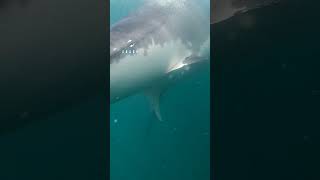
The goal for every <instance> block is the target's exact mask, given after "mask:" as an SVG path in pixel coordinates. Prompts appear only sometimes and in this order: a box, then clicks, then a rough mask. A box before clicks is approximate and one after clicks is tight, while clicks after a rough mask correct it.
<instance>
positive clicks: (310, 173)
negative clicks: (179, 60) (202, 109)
mask: <svg viewBox="0 0 320 180" xmlns="http://www.w3.org/2000/svg"><path fill="white" fill-rule="evenodd" d="M319 7H320V2H319V1H312V0H302V1H301V0H290V1H286V3H283V4H278V5H276V6H270V7H267V8H264V9H257V10H255V11H252V12H249V13H246V14H242V15H238V16H237V17H235V18H233V19H230V20H228V21H226V22H223V23H221V24H219V25H216V26H214V27H212V28H211V29H212V38H213V40H212V41H211V42H212V48H213V49H214V53H213V55H212V57H213V63H212V64H213V71H212V72H213V78H212V80H213V82H212V83H213V84H214V90H213V93H214V94H213V96H212V97H213V101H212V102H213V106H212V108H213V120H214V121H213V123H212V132H213V138H212V140H213V148H214V156H213V162H214V165H213V167H214V176H215V179H216V180H222V179H223V180H234V179H245V180H257V179H259V180H267V179H291V180H298V179H299V180H300V179H308V180H311V179H319V177H320V174H319V171H318V167H319V162H320V156H319V153H318V152H319V151H320V134H319V127H320V121H319V119H320V114H319V108H320V96H319V93H317V92H319V89H320V84H319V82H320V71H319V69H320V61H319V59H320V51H319V42H320V33H319V32H320V24H319Z"/></svg>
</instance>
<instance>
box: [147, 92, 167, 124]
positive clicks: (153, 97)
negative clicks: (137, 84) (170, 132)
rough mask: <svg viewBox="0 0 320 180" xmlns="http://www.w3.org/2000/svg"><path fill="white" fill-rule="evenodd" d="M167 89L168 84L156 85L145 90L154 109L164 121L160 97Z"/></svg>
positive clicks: (158, 117) (157, 115)
mask: <svg viewBox="0 0 320 180" xmlns="http://www.w3.org/2000/svg"><path fill="white" fill-rule="evenodd" d="M165 90H166V86H156V87H152V88H150V89H147V90H146V91H145V95H146V96H147V98H148V100H149V103H150V106H151V108H152V111H153V112H154V114H155V115H156V117H157V119H158V120H159V121H163V119H162V116H161V110H160V99H161V96H162V94H163V92H164V91H165Z"/></svg>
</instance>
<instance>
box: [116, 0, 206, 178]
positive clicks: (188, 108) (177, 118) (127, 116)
mask: <svg viewBox="0 0 320 180" xmlns="http://www.w3.org/2000/svg"><path fill="white" fill-rule="evenodd" d="M141 3H142V1H138V0H136V1H129V0H122V1H120V0H118V1H111V7H110V9H111V19H110V22H111V24H113V23H115V22H117V21H118V20H119V19H121V18H122V17H124V16H125V15H127V14H128V13H129V12H132V11H134V10H135V9H136V8H138V7H139V6H141ZM161 113H162V117H163V119H164V121H163V122H160V121H158V120H157V119H156V117H155V116H154V115H153V113H152V112H151V108H150V106H149V102H148V101H147V98H146V97H144V95H143V93H141V94H137V95H135V96H131V97H129V98H127V99H125V100H123V101H120V102H117V103H115V104H112V105H111V110H110V128H111V139H110V147H111V149H110V152H111V154H110V158H111V162H110V166H111V169H110V172H111V180H157V179H159V180H160V179H166V180H180V179H181V180H208V179H209V177H210V169H209V168H210V68H209V67H208V66H207V67H205V68H203V69H201V70H200V71H199V72H198V73H195V74H194V75H193V76H190V77H188V78H187V79H184V80H183V81H180V82H178V83H177V84H175V85H174V86H171V87H170V88H169V89H168V91H166V93H165V94H164V95H163V97H162V99H161Z"/></svg>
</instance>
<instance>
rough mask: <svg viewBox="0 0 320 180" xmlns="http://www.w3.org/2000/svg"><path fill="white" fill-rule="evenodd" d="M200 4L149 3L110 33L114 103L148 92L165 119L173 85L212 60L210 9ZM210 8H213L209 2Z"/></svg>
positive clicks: (179, 1)
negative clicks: (163, 103)
mask: <svg viewBox="0 0 320 180" xmlns="http://www.w3.org/2000/svg"><path fill="white" fill-rule="evenodd" d="M194 2H195V1H193V2H191V1H187V0H165V1H164V0H159V1H155V0H153V1H146V3H145V5H143V6H142V7H141V8H140V9H138V10H137V11H136V12H133V13H131V14H130V15H129V16H127V17H125V18H123V19H122V20H120V21H119V22H117V23H115V24H114V25H112V27H111V30H110V57H111V58H110V100H111V103H114V102H117V101H119V100H121V99H123V98H125V97H128V96H130V95H132V94H134V93H137V92H140V91H144V92H145V93H146V94H147V96H148V97H149V100H150V102H151V105H152V107H153V110H154V112H155V114H156V115H157V118H158V119H159V120H161V119H162V118H161V115H160V108H159V98H160V96H161V94H162V92H163V90H164V89H166V87H167V85H168V84H170V83H171V82H174V81H176V80H177V79H180V78H181V76H183V75H184V74H187V73H188V72H189V71H192V70H193V66H194V65H196V64H198V63H200V62H204V61H206V60H207V61H208V60H209V59H210V53H209V52H210V50H209V48H210V16H209V14H210V7H208V6H207V7H205V8H204V9H203V8H200V7H199V6H197V4H193V3H194ZM208 4H209V3H208Z"/></svg>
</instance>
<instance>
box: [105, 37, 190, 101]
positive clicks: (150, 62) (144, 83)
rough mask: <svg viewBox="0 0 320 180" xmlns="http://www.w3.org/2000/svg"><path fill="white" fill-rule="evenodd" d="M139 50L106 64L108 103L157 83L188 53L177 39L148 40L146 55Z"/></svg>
mask: <svg viewBox="0 0 320 180" xmlns="http://www.w3.org/2000/svg"><path fill="white" fill-rule="evenodd" d="M143 51H144V50H143V49H137V50H136V52H135V53H134V54H130V55H127V56H125V57H123V58H122V59H121V60H119V61H118V62H114V63H112V64H110V99H111V103H113V102H116V101H118V100H120V99H123V98H125V97H127V96H129V95H132V94H134V93H136V92H138V91H141V90H144V89H147V88H148V87H150V86H152V85H155V84H157V83H158V81H159V80H160V79H162V78H163V77H165V76H166V75H167V74H168V73H169V72H170V71H171V70H173V69H174V68H176V67H179V63H180V64H181V62H182V61H184V60H185V59H186V58H187V57H189V56H190V55H191V54H192V52H191V50H190V48H187V47H186V44H185V43H182V42H181V41H180V40H172V41H168V42H166V43H164V44H163V45H159V44H154V43H152V45H151V46H149V48H148V53H147V55H146V54H144V52H143Z"/></svg>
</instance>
